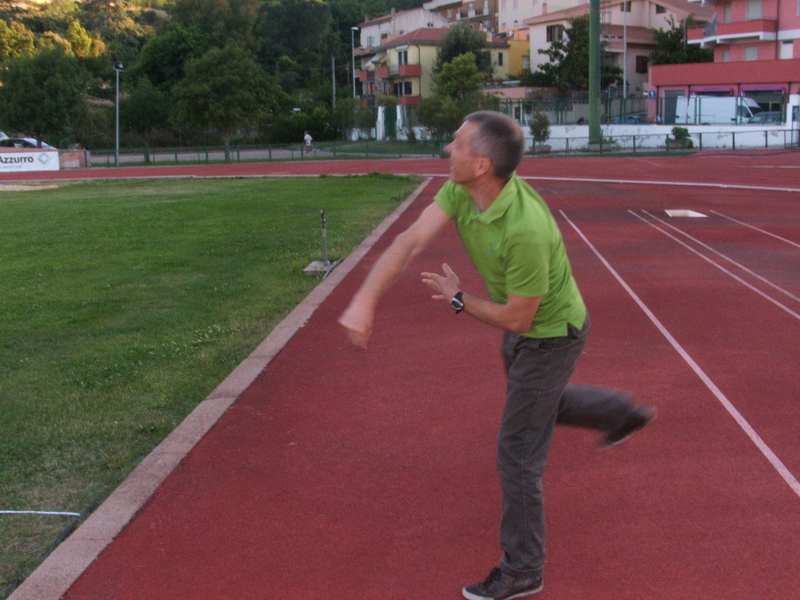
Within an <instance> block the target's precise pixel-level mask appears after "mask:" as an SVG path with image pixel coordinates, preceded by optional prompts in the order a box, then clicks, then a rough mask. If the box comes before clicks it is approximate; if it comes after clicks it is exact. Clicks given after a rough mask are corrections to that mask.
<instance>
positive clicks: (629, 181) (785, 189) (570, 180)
mask: <svg viewBox="0 0 800 600" xmlns="http://www.w3.org/2000/svg"><path fill="white" fill-rule="evenodd" d="M522 179H530V180H539V181H565V182H568V183H575V182H584V183H625V184H631V185H669V186H678V187H709V188H721V189H725V190H758V191H764V192H800V188H789V187H765V186H760V185H738V184H730V183H698V182H694V181H643V180H639V179H599V178H585V177H536V176H527V175H526V176H523V177H522Z"/></svg>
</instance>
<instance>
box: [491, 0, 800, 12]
mask: <svg viewBox="0 0 800 600" xmlns="http://www.w3.org/2000/svg"><path fill="white" fill-rule="evenodd" d="M798 1H799V2H800V0H798ZM500 10H502V11H503V12H505V11H506V0H500Z"/></svg>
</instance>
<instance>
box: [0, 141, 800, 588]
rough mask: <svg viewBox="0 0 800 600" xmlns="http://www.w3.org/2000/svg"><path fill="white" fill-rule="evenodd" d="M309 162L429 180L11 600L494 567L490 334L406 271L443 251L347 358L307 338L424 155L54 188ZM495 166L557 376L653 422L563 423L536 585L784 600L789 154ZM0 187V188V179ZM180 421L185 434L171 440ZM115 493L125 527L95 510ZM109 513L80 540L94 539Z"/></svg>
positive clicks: (374, 584) (454, 250) (349, 283)
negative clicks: (553, 313) (544, 260)
mask: <svg viewBox="0 0 800 600" xmlns="http://www.w3.org/2000/svg"><path fill="white" fill-rule="evenodd" d="M323 170H325V172H329V173H353V172H363V173H369V172H373V171H383V172H395V173H405V172H411V173H423V174H428V175H432V176H435V177H434V178H433V179H432V180H431V181H430V182H429V183H428V184H427V186H425V187H424V189H423V190H422V191H421V192H420V194H419V197H418V198H417V199H416V200H414V201H413V202H411V203H409V205H408V206H407V208H406V209H405V211H404V212H402V214H400V215H399V216H398V217H397V220H396V222H394V223H392V224H390V225H389V226H388V230H387V231H386V232H385V233H384V234H383V235H381V236H380V237H378V236H375V237H374V238H373V239H372V240H370V245H368V246H367V247H365V248H364V249H363V250H364V252H365V254H364V256H363V258H361V260H359V261H355V260H352V261H350V263H348V264H347V265H345V264H344V263H343V265H342V267H346V268H349V269H352V270H350V271H349V272H347V273H345V272H344V270H343V271H342V274H337V271H338V270H339V269H338V268H337V271H334V273H333V275H332V276H331V277H329V278H328V280H326V282H325V283H323V284H322V285H321V286H320V288H323V287H326V289H325V290H324V292H323V293H322V294H321V295H316V296H315V295H313V294H312V296H313V298H310V301H309V303H310V304H309V306H306V307H305V308H306V312H305V313H303V314H302V315H301V316H300V317H299V321H298V320H297V319H298V317H296V318H295V320H294V321H295V322H294V324H292V323H287V326H286V328H285V329H286V330H287V332H288V333H283V334H282V335H283V338H282V339H283V341H281V342H280V345H281V347H282V350H280V352H279V353H277V354H276V355H275V356H274V358H273V357H272V355H273V354H275V353H276V352H277V351H275V350H270V351H267V350H264V349H261V350H257V351H256V352H255V353H254V355H253V357H252V359H248V361H250V360H252V361H254V364H255V363H257V362H258V360H259V359H261V360H262V362H263V363H267V362H268V364H267V366H266V367H265V368H261V367H259V369H258V376H257V377H256V378H255V380H254V381H252V383H250V380H249V379H248V378H247V377H242V376H241V373H240V371H241V372H244V371H245V370H246V369H245V367H246V365H243V367H242V369H243V370H237V372H235V373H234V374H232V377H231V378H229V380H226V382H223V384H222V385H221V386H220V389H218V390H216V391H215V393H213V394H212V395H211V396H210V397H209V400H207V401H206V402H205V403H203V405H201V407H203V406H206V407H208V406H212V405H209V404H208V402H209V401H212V404H213V401H216V400H220V399H222V398H229V397H230V396H231V395H232V393H231V391H230V390H232V389H239V390H243V391H242V393H241V395H239V394H238V393H237V394H236V395H237V396H238V399H236V401H235V402H234V403H233V404H232V406H231V407H230V408H229V409H228V410H227V411H226V412H224V411H222V410H220V409H219V408H217V412H224V414H222V415H221V416H219V415H218V414H212V413H214V410H213V406H212V409H210V410H206V412H205V413H204V414H202V415H199V417H198V415H195V417H197V418H196V419H195V421H194V422H193V424H190V425H186V424H185V425H186V426H185V427H184V426H182V428H179V430H178V431H176V435H175V436H173V437H174V438H175V439H173V443H174V446H173V450H172V451H171V452H172V455H173V456H172V460H173V462H178V460H180V459H181V458H182V460H180V462H179V464H177V466H176V467H175V468H172V467H171V466H170V467H168V468H165V469H164V471H165V472H164V473H163V476H164V479H163V482H161V479H158V481H159V482H161V483H160V485H157V484H158V482H156V484H155V485H153V486H152V487H156V486H157V489H156V491H155V493H153V494H152V495H151V494H150V493H149V492H147V493H145V492H143V491H141V490H146V489H147V487H148V482H147V481H144V482H142V481H141V479H142V478H144V479H147V477H148V476H151V477H155V476H154V475H152V473H154V472H157V471H158V464H161V463H168V462H169V461H168V460H167V459H166V458H165V457H167V456H168V454H169V453H167V452H162V453H160V454H159V453H158V451H157V452H155V453H154V455H152V456H151V457H150V458H149V459H148V460H146V461H145V462H146V463H148V462H149V464H150V467H151V469H150V470H149V471H148V470H144V471H142V470H139V471H137V472H136V473H134V475H133V476H132V479H136V478H137V477H138V478H139V479H140V481H138V482H137V481H127V482H126V483H125V484H123V486H122V487H121V491H120V492H119V493H115V494H114V495H112V497H111V498H110V499H109V501H108V502H107V503H106V504H105V505H104V506H103V507H101V508H100V509H98V511H97V512H96V513H95V516H94V517H92V518H90V519H89V520H88V521H87V522H86V523H85V524H84V525H83V526H82V527H81V528H80V529H79V530H78V531H77V532H76V533H75V534H73V536H72V537H71V538H70V539H69V540H67V542H65V543H64V544H62V546H61V547H60V548H59V550H57V551H56V553H54V555H53V556H51V559H49V560H48V561H47V562H45V564H44V565H43V566H42V568H40V569H39V571H37V572H36V573H35V574H34V575H33V576H31V577H30V578H29V580H28V582H26V584H24V585H23V586H22V587H20V588H19V589H18V590H17V592H15V594H14V595H12V596H11V598H12V600H24V599H26V598H36V599H37V600H50V599H53V600H55V598H58V597H60V596H62V593H63V597H64V598H66V599H69V600H79V599H80V600H84V599H85V600H89V599H91V600H99V599H112V598H113V599H148V600H152V599H156V598H164V599H167V598H168V599H171V600H172V599H176V600H177V599H187V600H188V599H192V600H193V599H198V600H200V599H203V600H207V599H232V600H234V599H235V600H247V599H251V598H252V599H273V598H275V599H277V598H282V599H298V600H300V599H303V600H306V599H309V600H310V599H323V598H324V599H339V598H348V599H365V600H373V599H374V600H384V599H386V600H390V599H391V600H394V599H398V600H399V599H406V598H419V599H431V600H449V599H456V598H459V597H460V588H461V586H462V585H464V584H466V583H471V582H473V581H475V580H477V579H479V578H482V577H483V576H484V575H485V574H486V572H487V571H488V569H489V568H490V567H491V566H492V565H493V564H494V563H495V562H496V560H497V558H498V550H497V524H498V514H499V491H498V483H497V478H496V475H495V471H494V438H495V435H496V429H497V424H498V419H499V415H500V411H501V410H502V401H503V381H502V369H501V364H500V358H499V353H498V343H499V333H498V332H496V331H493V330H492V329H491V328H489V327H486V326H483V325H481V324H480V323H477V322H475V321H473V320H470V319H469V318H462V317H461V316H459V317H456V316H454V315H453V314H452V311H451V310H450V309H448V308H447V307H446V306H444V304H443V303H436V302H433V301H431V300H429V299H428V296H429V294H428V293H427V291H426V289H425V288H424V287H423V286H422V285H421V284H420V283H419V277H418V273H419V272H420V271H422V270H432V269H437V268H438V267H439V266H440V265H441V263H442V262H444V261H447V262H449V263H450V264H451V265H452V266H453V267H454V269H455V270H456V272H458V273H459V274H460V275H461V276H462V281H463V282H464V287H465V288H466V289H468V290H475V291H478V290H480V289H481V288H480V283H479V281H478V279H477V277H476V275H475V273H474V271H473V270H472V268H471V266H470V265H469V263H468V261H467V259H466V257H465V256H464V253H463V251H462V250H461V248H460V245H459V242H458V239H457V236H456V234H455V232H454V230H448V231H446V232H445V234H443V236H442V237H441V238H440V239H439V240H437V242H436V243H435V244H434V246H432V247H431V248H430V249H429V250H428V251H427V252H426V253H425V254H424V255H422V256H421V257H419V258H418V259H417V262H416V263H415V264H414V265H413V266H412V268H410V269H409V270H408V272H407V273H406V274H404V275H403V276H402V278H401V279H400V280H399V281H398V283H397V284H396V285H395V287H394V288H393V291H392V293H391V294H390V295H389V296H388V297H387V298H386V299H385V301H384V302H383V304H382V306H381V311H380V314H379V318H378V322H377V323H376V331H375V334H374V339H373V341H372V346H371V348H370V350H369V351H368V352H366V353H357V352H355V351H352V350H350V349H349V348H348V347H347V346H346V344H345V341H344V339H343V336H342V334H341V332H340V331H339V329H338V326H337V325H336V323H335V321H336V318H337V316H338V315H339V314H340V312H341V311H342V310H343V308H344V307H345V306H346V303H347V302H348V300H349V298H350V296H351V295H352V293H353V291H354V290H355V289H356V288H357V286H358V284H359V283H360V281H361V280H362V279H363V277H364V275H365V274H366V272H367V271H368V269H369V267H370V266H371V264H372V263H373V262H374V260H375V259H376V257H377V256H378V255H379V253H380V251H381V250H382V249H384V248H385V247H386V245H387V244H388V243H389V241H390V240H391V239H392V237H393V236H394V235H395V234H396V233H397V232H399V231H400V230H402V228H404V227H405V226H407V225H408V223H409V222H410V221H411V220H412V219H413V218H414V217H415V216H416V215H417V214H418V213H419V211H420V210H421V209H422V207H424V206H425V204H426V203H427V202H429V201H430V199H431V198H432V197H433V194H434V193H435V191H436V190H437V189H438V188H439V187H440V186H441V184H442V183H443V182H444V177H443V176H444V175H446V172H447V163H446V161H442V160H427V161H422V162H416V161H371V162H368V163H365V162H333V163H292V164H285V163H284V164H272V165H265V164H262V165H235V166H212V167H208V166H206V167H176V168H166V167H165V168H161V167H159V168H151V169H147V170H139V169H127V168H126V169H104V170H92V171H91V172H87V171H84V172H80V171H75V172H66V173H59V174H55V177H63V178H80V177H101V176H108V177H119V176H159V177H170V176H209V175H210V176H251V175H313V174H316V173H319V172H321V171H323ZM519 173H520V174H521V175H523V176H526V177H530V178H531V180H530V181H531V183H532V184H533V185H534V187H536V188H537V189H539V191H540V192H541V193H542V195H543V196H544V197H545V199H546V200H547V201H548V203H549V204H550V206H551V208H552V210H553V213H554V214H555V215H556V218H557V219H558V220H559V223H560V226H561V229H562V232H563V233H564V237H565V241H566V244H567V248H568V250H569V252H570V257H571V259H572V263H573V267H574V270H575V273H576V277H577V279H578V282H579V284H580V285H581V288H582V291H583V293H584V296H585V298H586V301H587V304H588V306H589V309H590V312H591V314H592V330H593V333H592V336H591V337H590V341H589V344H588V345H587V349H586V353H585V355H584V357H583V358H582V359H581V363H580V364H579V368H578V371H577V373H576V377H575V380H577V381H580V382H591V383H595V384H600V385H607V386H615V387H622V388H626V389H630V390H634V391H635V392H636V393H637V395H638V399H639V401H641V402H652V403H655V404H656V405H658V407H659V409H660V417H659V419H658V421H656V423H655V424H654V425H653V426H652V427H651V428H649V429H647V430H645V431H643V432H642V433H641V434H639V435H638V436H636V437H635V438H633V439H632V440H631V441H630V442H628V443H626V444H625V445H623V446H621V447H619V448H615V449H612V450H608V451H598V450H597V449H596V447H595V436H594V435H593V434H591V433H590V432H586V431H582V430H574V429H567V428H564V429H559V431H558V432H557V435H556V438H555V440H554V444H553V447H552V451H551V458H550V464H549V465H548V471H547V475H546V478H545V491H546V501H547V510H548V513H547V517H548V563H547V567H546V570H545V589H544V591H543V592H542V593H541V594H540V595H539V596H537V597H538V598H542V599H543V600H547V599H559V600H583V599H586V598H592V599H593V600H612V599H614V600H619V599H631V600H634V599H635V600H650V599H661V598H664V599H722V598H724V599H726V600H738V599H743V600H744V599H748V600H751V599H754V598H758V599H764V600H766V599H774V600H786V599H788V598H797V597H798V596H799V595H800V592H799V591H798V590H800V567H798V559H797V557H798V556H800V484H798V482H797V479H798V478H800V449H798V448H799V446H798V441H799V440H798V434H797V430H798V428H797V423H798V422H799V421H800V402H798V400H800V371H798V367H797V365H798V364H799V363H800V345H799V344H798V341H797V340H798V338H799V337H800V275H799V274H800V209H799V206H798V205H800V154H798V153H797V152H795V153H752V154H748V155H743V154H735V155H732V154H726V153H719V154H710V153H709V154H704V155H695V156H692V157H687V158H667V159H665V158H632V159H602V158H599V159H595V158H585V159H584V158H578V159H526V160H525V161H524V162H523V165H521V168H520V170H519ZM50 178H53V177H52V176H51V177H50ZM10 179H15V180H17V181H19V180H20V177H14V178H10V177H7V176H6V177H1V176H0V180H10ZM669 209H688V210H693V211H696V212H698V213H701V214H704V215H706V217H705V218H682V217H668V216H667V215H666V213H665V211H666V210H669ZM329 281H330V283H328V282H329ZM326 293H329V295H327V296H325V294H326ZM314 309H316V310H314ZM312 311H313V312H312ZM306 319H307V322H306ZM289 321H292V319H289ZM303 322H304V323H305V326H303V327H300V328H297V327H296V326H297V325H298V324H299V323H303ZM279 329H282V328H279ZM295 330H296V333H294V332H295ZM278 333H281V332H278ZM286 340H288V342H286ZM284 342H286V343H285V347H284V346H283V344H284ZM267 355H268V356H267ZM265 356H267V358H266V359H264V357H265ZM248 361H245V362H246V363H247V362H248ZM243 382H244V383H243ZM232 400H233V399H231V401H232ZM225 407H227V404H226V405H225ZM217 417H219V418H218V420H217ZM198 419H199V421H203V427H199V426H197V422H198ZM208 427H210V431H209V432H208V433H207V434H205V435H204V436H202V439H200V440H199V442H197V443H196V444H195V443H194V441H193V440H192V435H191V433H192V432H191V431H188V432H187V430H190V429H192V428H195V429H199V430H202V431H204V428H208ZM176 456H177V458H176ZM153 465H155V466H153ZM150 483H152V482H150ZM137 490H139V491H138V492H137ZM115 504H116V505H118V506H117V509H118V510H117V511H116V512H115V511H114V510H112V508H113V505H115ZM127 504H131V506H124V507H123V508H124V509H125V510H127V511H128V512H129V513H130V514H133V513H135V517H134V518H133V519H132V520H131V521H130V522H129V523H128V524H127V525H126V526H124V525H125V524H124V522H123V523H112V524H110V525H109V523H107V522H105V520H113V515H115V514H124V513H125V510H119V505H127ZM109 507H111V508H109ZM123 526H124V528H123V529H122V531H121V533H119V535H117V536H116V538H115V539H114V540H113V542H112V543H111V544H109V545H107V546H106V542H105V541H104V540H103V539H102V538H103V535H104V534H103V533H102V532H103V531H108V530H113V529H114V528H115V527H118V528H121V527H123ZM97 552H100V555H99V557H98V558H97V559H96V560H94V561H93V562H92V559H93V558H94V555H95V554H97ZM89 562H91V565H90V566H88V568H85V569H83V568H81V569H80V570H78V571H77V572H75V565H76V564H84V563H87V564H88V563H89ZM76 577H77V580H75V578H76ZM73 580H75V581H74V582H73Z"/></svg>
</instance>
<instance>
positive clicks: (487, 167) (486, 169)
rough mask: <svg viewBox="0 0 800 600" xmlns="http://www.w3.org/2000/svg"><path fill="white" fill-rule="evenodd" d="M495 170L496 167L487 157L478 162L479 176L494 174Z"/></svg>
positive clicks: (482, 157)
mask: <svg viewBox="0 0 800 600" xmlns="http://www.w3.org/2000/svg"><path fill="white" fill-rule="evenodd" d="M493 170H494V165H493V164H492V160H491V159H490V158H489V157H487V156H481V157H480V160H479V161H478V176H480V175H484V174H486V173H492V172H493Z"/></svg>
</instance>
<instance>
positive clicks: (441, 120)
mask: <svg viewBox="0 0 800 600" xmlns="http://www.w3.org/2000/svg"><path fill="white" fill-rule="evenodd" d="M467 114H469V113H465V112H464V109H463V108H462V107H461V106H459V104H458V102H456V100H455V99H454V98H448V97H441V96H437V95H435V94H434V95H433V96H430V97H428V98H425V99H424V100H422V102H420V103H419V104H418V105H417V120H418V121H419V124H420V125H422V126H423V127H425V128H427V130H428V131H429V132H430V134H431V138H432V139H434V140H436V141H441V140H446V139H449V138H452V137H453V134H454V133H455V132H456V130H457V129H458V128H459V127H460V126H461V122H462V121H463V120H464V117H465V116H466V115H467Z"/></svg>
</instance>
